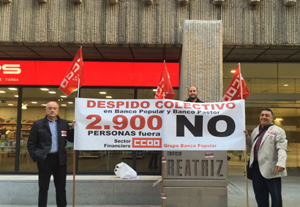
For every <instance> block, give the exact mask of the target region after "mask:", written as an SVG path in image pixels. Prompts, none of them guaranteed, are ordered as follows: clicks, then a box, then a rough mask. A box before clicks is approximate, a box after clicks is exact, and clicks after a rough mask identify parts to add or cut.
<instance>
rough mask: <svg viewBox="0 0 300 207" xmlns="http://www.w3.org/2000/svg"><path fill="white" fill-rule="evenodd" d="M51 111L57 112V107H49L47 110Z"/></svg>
mask: <svg viewBox="0 0 300 207" xmlns="http://www.w3.org/2000/svg"><path fill="white" fill-rule="evenodd" d="M47 109H48V110H49V111H51V110H52V109H53V110H54V111H56V110H57V109H58V108H57V107H48V108H47Z"/></svg>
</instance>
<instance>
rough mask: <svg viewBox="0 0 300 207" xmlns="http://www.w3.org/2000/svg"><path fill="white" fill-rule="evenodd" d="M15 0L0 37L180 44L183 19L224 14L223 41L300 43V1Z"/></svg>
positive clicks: (1, 6)
mask: <svg viewBox="0 0 300 207" xmlns="http://www.w3.org/2000/svg"><path fill="white" fill-rule="evenodd" d="M213 2H214V1H212V0H190V1H189V3H188V4H187V5H186V6H180V5H179V4H178V0H153V5H150V6H147V5H145V4H144V3H143V1H142V0H119V3H117V4H115V5H110V4H108V0H82V4H74V3H72V1H71V0H48V1H47V3H44V4H39V3H38V2H37V0H12V3H2V2H0V22H1V25H0V42H26V43H81V44H181V43H182V27H183V22H184V20H221V21H222V24H223V41H224V42H223V44H224V45H300V29H299V28H300V1H299V0H298V1H297V2H296V4H295V5H293V6H285V4H284V2H285V1H283V0H261V1H260V3H258V5H256V6H251V5H249V1H248V0H225V1H224V3H223V5H222V6H216V5H214V4H213Z"/></svg>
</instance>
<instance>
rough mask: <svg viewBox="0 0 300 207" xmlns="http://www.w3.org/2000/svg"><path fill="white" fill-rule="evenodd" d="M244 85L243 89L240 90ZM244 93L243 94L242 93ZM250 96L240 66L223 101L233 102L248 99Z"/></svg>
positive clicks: (237, 67)
mask: <svg viewBox="0 0 300 207" xmlns="http://www.w3.org/2000/svg"><path fill="white" fill-rule="evenodd" d="M240 85H242V88H240ZM241 91H243V93H241ZM249 95H250V93H249V90H248V88H247V85H246V83H245V80H244V78H243V76H242V74H241V73H240V64H238V65H237V66H236V69H235V73H234V76H233V78H232V80H231V82H230V84H229V86H228V88H227V90H226V92H225V95H224V96H223V98H222V101H233V100H238V99H246V98H247V97H248V96H249Z"/></svg>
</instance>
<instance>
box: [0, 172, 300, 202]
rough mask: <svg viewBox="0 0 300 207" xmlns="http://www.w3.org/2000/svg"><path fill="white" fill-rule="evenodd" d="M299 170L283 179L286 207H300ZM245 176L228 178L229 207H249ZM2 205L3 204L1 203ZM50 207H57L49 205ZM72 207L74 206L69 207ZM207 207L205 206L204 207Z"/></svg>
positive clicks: (250, 192) (252, 198) (250, 186)
mask: <svg viewBox="0 0 300 207" xmlns="http://www.w3.org/2000/svg"><path fill="white" fill-rule="evenodd" d="M297 171H298V170H295V171H294V172H293V171H288V172H289V176H287V177H284V178H282V197H283V198H282V199H283V206H284V207H299V206H300V176H299V172H297ZM249 181H250V180H248V194H249V207H257V205H256V202H255V198H254V193H253V189H252V181H250V182H249ZM245 182H246V181H245V177H244V176H243V175H229V176H228V207H247V201H246V184H245ZM0 203H1V202H0ZM75 206H76V207H160V205H135V206H130V205H101V206H99V205H75ZM0 207H36V205H22V206H19V205H18V206H16V205H0ZM48 207H56V206H54V205H48ZM68 207H72V205H68ZM204 207H205V206H204Z"/></svg>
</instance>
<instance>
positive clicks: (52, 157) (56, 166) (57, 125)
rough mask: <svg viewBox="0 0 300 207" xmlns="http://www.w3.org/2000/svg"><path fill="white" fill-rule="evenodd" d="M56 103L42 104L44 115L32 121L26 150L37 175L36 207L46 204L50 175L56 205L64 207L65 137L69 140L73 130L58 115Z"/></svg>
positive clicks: (71, 138) (71, 139)
mask: <svg viewBox="0 0 300 207" xmlns="http://www.w3.org/2000/svg"><path fill="white" fill-rule="evenodd" d="M58 112H59V106H58V104H57V103H56V102H54V101H51V102H49V103H47V106H46V117H45V118H44V119H40V120H37V121H35V122H34V123H33V125H32V128H31V131H30V135H29V138H28V143H27V149H28V152H29V153H30V156H31V158H32V160H33V161H34V162H36V161H37V167H38V174H39V201H38V206H39V207H46V206H47V199H48V189H49V182H50V177H51V174H53V178H54V184H55V188H56V204H57V206H58V207H66V206H67V199H66V176H67V155H66V142H67V141H66V140H68V141H70V142H73V140H74V130H73V127H72V129H70V127H69V125H68V122H67V121H66V120H64V119H61V118H59V116H58Z"/></svg>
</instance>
